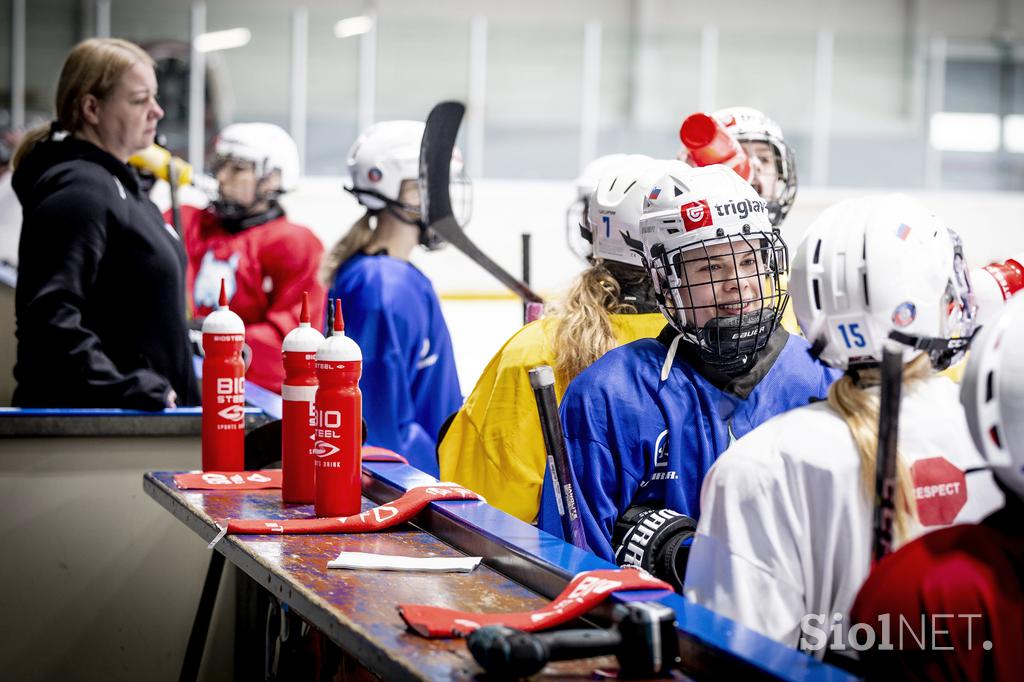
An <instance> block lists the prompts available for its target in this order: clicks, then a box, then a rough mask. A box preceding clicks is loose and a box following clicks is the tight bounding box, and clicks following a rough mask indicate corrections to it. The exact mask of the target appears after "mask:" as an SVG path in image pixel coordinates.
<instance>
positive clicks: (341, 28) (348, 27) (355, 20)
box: [334, 15, 373, 38]
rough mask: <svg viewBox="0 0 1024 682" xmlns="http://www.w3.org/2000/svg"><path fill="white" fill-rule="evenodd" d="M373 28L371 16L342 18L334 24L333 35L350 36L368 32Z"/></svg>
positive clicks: (338, 36)
mask: <svg viewBox="0 0 1024 682" xmlns="http://www.w3.org/2000/svg"><path fill="white" fill-rule="evenodd" d="M372 28H373V17H368V16H365V15H363V16H359V17H349V18H348V19H342V20H341V21H339V22H338V23H336V24H335V25H334V37H336V38H351V37H352V36H357V35H361V34H363V33H369V32H370V29H372Z"/></svg>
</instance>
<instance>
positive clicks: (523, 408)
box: [438, 154, 665, 522]
mask: <svg viewBox="0 0 1024 682" xmlns="http://www.w3.org/2000/svg"><path fill="white" fill-rule="evenodd" d="M594 163H595V164H597V163H600V164H601V165H605V164H604V162H603V160H602V159H598V160H597V161H595V162H594ZM658 164H659V162H657V161H655V160H653V159H651V158H649V157H646V156H639V155H635V156H626V155H621V154H620V155H615V156H614V157H613V158H612V159H610V162H609V165H608V166H607V168H606V169H605V172H604V173H603V174H601V175H599V176H598V177H596V178H595V181H594V182H595V184H596V188H594V189H593V190H592V196H590V197H589V199H585V201H584V205H585V207H586V208H585V210H584V213H585V215H584V216H583V218H584V220H585V221H586V226H584V225H580V229H581V231H582V232H583V237H584V238H585V239H586V240H587V241H588V242H590V244H591V248H592V253H593V255H592V256H591V258H590V262H591V264H592V265H591V267H590V268H588V269H586V270H584V271H583V273H582V274H580V276H579V277H578V279H577V280H576V282H575V283H574V284H573V286H572V287H571V288H570V290H569V291H568V293H567V294H566V296H565V298H564V299H563V300H562V302H561V304H560V305H559V306H557V307H556V308H555V309H553V310H552V311H550V312H549V314H548V315H547V316H545V317H544V318H542V319H540V320H537V321H535V322H532V323H530V324H528V325H526V326H525V327H523V328H522V329H521V330H519V331H518V332H516V333H515V335H513V336H512V338H510V339H509V340H508V341H507V342H506V343H505V345H504V346H502V348H501V350H499V351H498V353H497V354H496V355H495V356H494V358H493V359H492V360H491V361H490V363H489V364H488V365H487V367H486V369H484V372H483V374H482V375H481V377H480V379H479V380H478V381H477V384H476V386H475V387H474V388H473V392H472V393H471V394H470V395H469V397H468V398H467V399H466V404H465V405H464V406H463V407H462V409H460V410H459V412H458V413H457V414H456V415H454V417H453V419H452V421H451V425H450V428H448V430H447V431H446V432H445V434H444V435H443V438H442V440H441V442H440V444H439V445H438V458H439V460H440V463H441V478H442V479H443V480H449V481H457V482H458V483H461V484H462V485H465V486H467V487H469V488H471V489H473V490H476V491H477V492H479V493H481V494H482V495H484V497H486V498H487V501H488V502H490V503H491V504H492V505H494V506H496V507H498V508H499V509H502V510H504V511H506V512H508V513H509V514H512V515H513V516H516V517H518V518H520V519H522V520H524V521H527V522H533V521H534V520H535V519H536V517H537V511H538V507H539V504H540V496H541V487H542V484H543V481H544V472H545V465H546V461H547V460H546V456H545V451H544V441H543V438H542V436H541V429H540V421H539V417H538V415H537V406H536V402H535V401H534V397H533V393H532V391H531V389H530V382H529V375H528V374H527V370H529V369H530V368H532V367H535V366H537V365H551V366H552V367H553V368H554V370H555V394H556V396H557V397H558V399H559V400H561V397H562V395H563V394H564V393H565V389H566V387H567V386H568V385H569V382H571V381H572V380H573V379H574V378H575V377H576V376H577V375H578V374H579V373H580V372H582V371H583V370H584V369H586V368H587V367H588V366H590V365H591V364H592V363H593V362H594V361H595V360H597V359H598V358H600V357H601V356H602V355H604V354H605V353H606V352H608V351H609V350H611V349H612V348H615V347H616V346H619V345H622V344H623V343H628V342H629V341H633V340H635V339H638V338H644V337H648V336H656V335H657V334H658V332H659V331H660V330H661V328H662V327H664V325H665V320H664V318H663V317H662V316H661V315H660V313H659V312H658V307H657V303H656V302H655V301H654V297H653V293H652V292H651V288H650V281H649V278H648V277H647V273H646V272H645V271H644V269H643V268H642V267H641V265H640V258H639V256H638V254H636V253H635V252H633V251H632V249H631V247H630V246H629V244H627V242H626V241H625V239H624V238H623V233H626V234H629V235H631V236H632V238H633V239H636V238H637V236H638V235H637V222H638V221H639V218H640V213H641V210H642V207H643V197H644V194H645V185H644V183H643V180H642V177H643V175H644V174H645V172H646V171H649V170H650V169H651V168H652V167H657V165H658ZM583 175H584V176H587V175H588V173H587V172H586V171H585V172H584V174H583Z"/></svg>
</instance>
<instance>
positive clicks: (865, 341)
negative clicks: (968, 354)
mask: <svg viewBox="0 0 1024 682" xmlns="http://www.w3.org/2000/svg"><path fill="white" fill-rule="evenodd" d="M789 287H790V292H791V293H792V296H793V307H794V310H795V312H796V317H797V321H798V322H799V323H800V328H801V329H802V330H803V332H804V336H805V337H806V338H807V340H808V341H810V342H811V343H812V344H813V346H814V350H815V352H817V353H820V357H821V359H822V360H823V361H824V362H826V363H828V364H829V365H830V366H832V367H836V368H839V369H848V368H854V369H856V368H857V367H870V366H875V365H877V364H878V363H879V362H880V361H881V359H882V349H883V347H884V345H885V341H886V339H892V340H894V341H897V342H899V343H902V344H903V345H905V346H906V350H905V352H904V362H908V361H910V360H911V359H913V357H914V356H916V355H917V354H918V353H919V352H921V351H926V352H928V353H929V356H930V357H931V361H932V364H933V366H934V367H936V368H937V369H943V368H945V367H948V366H949V365H950V364H951V363H952V362H954V361H956V360H957V359H959V357H960V356H961V355H962V353H963V351H964V350H966V348H967V345H968V344H969V343H970V338H971V336H972V334H973V333H974V331H975V327H976V325H975V303H974V293H973V291H972V289H971V283H970V278H969V276H968V274H967V265H966V263H965V262H964V257H963V249H962V247H961V244H960V238H959V237H958V236H957V234H956V233H955V232H953V231H952V230H950V229H948V228H947V227H946V226H945V225H943V224H942V222H940V221H939V219H938V218H936V217H935V216H934V215H933V214H932V213H931V212H930V211H929V210H928V209H927V208H925V207H924V206H923V205H922V204H921V203H920V202H919V201H917V200H915V199H911V198H910V197H908V196H906V195H902V194H889V195H884V196H872V197H863V198H858V199H848V200H846V201H841V202H839V203H838V204H835V205H833V206H830V207H829V208H827V209H826V210H825V211H824V212H823V213H822V214H821V215H820V216H819V217H818V219H817V220H815V221H814V223H812V224H811V226H810V228H808V230H807V234H806V235H805V236H804V239H803V241H802V242H801V243H800V246H799V247H798V248H797V250H796V255H795V256H794V258H793V272H792V275H791V277H790V280H789Z"/></svg>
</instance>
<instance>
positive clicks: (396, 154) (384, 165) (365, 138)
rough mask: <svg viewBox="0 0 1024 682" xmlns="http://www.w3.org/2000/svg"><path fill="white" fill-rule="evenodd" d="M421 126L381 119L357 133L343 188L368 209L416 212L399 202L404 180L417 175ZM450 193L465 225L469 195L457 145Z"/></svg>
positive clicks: (467, 219) (470, 202) (419, 122)
mask: <svg viewBox="0 0 1024 682" xmlns="http://www.w3.org/2000/svg"><path fill="white" fill-rule="evenodd" d="M424 127H425V125H424V124H423V122H422V121H381V122H380V123H375V124H373V125H372V126H370V127H369V128H367V129H366V130H364V131H363V132H362V134H361V135H359V137H358V138H357V139H356V141H355V142H354V143H353V144H352V147H351V148H350V149H349V150H348V158H347V159H346V165H347V166H348V172H349V176H350V184H349V186H348V187H346V189H347V190H348V191H349V192H351V193H352V194H354V195H355V197H356V199H358V200H359V203H361V204H362V205H363V206H365V207H366V208H368V209H370V210H371V211H379V210H382V209H387V208H392V207H398V208H402V209H403V210H405V211H406V212H408V213H410V214H413V215H419V212H420V207H419V206H409V205H404V204H400V203H399V195H400V194H401V191H402V182H403V181H405V180H418V179H419V177H420V145H421V143H422V141H423V130H424ZM451 192H452V211H453V212H454V214H455V219H456V221H457V222H458V223H459V225H462V226H463V227H465V225H466V224H467V223H468V222H469V217H470V210H471V206H472V197H471V189H470V185H469V180H468V179H467V178H466V174H465V164H464V163H463V160H462V152H461V151H460V150H459V148H458V147H455V148H454V149H453V150H452V165H451ZM421 227H424V226H422V225H421Z"/></svg>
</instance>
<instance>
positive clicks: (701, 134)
mask: <svg viewBox="0 0 1024 682" xmlns="http://www.w3.org/2000/svg"><path fill="white" fill-rule="evenodd" d="M716 128H717V126H716V125H715V120H714V119H713V118H711V117H710V116H708V115H707V114H704V113H696V114H691V115H689V116H687V117H686V120H685V121H683V125H682V126H680V127H679V140H680V141H681V142H682V143H683V144H685V145H686V148H687V149H699V148H700V147H706V146H707V145H709V144H711V141H712V140H713V139H715V131H716Z"/></svg>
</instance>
